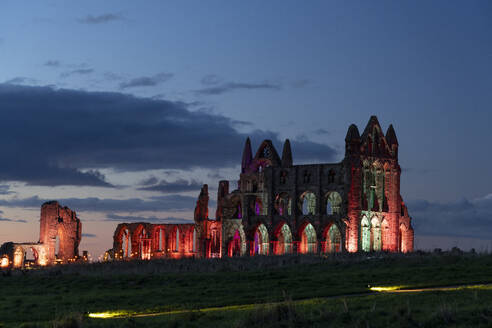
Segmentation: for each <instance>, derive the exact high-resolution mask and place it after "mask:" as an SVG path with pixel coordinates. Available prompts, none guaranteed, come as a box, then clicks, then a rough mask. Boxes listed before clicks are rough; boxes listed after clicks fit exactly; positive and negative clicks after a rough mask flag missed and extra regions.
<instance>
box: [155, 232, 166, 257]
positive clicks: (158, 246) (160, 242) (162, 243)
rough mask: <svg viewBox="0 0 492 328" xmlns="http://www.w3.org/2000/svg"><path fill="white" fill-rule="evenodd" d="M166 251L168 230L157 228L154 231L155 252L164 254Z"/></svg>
mask: <svg viewBox="0 0 492 328" xmlns="http://www.w3.org/2000/svg"><path fill="white" fill-rule="evenodd" d="M165 249H166V230H164V228H163V227H157V228H155V230H154V250H156V251H159V252H162V251H164V250H165Z"/></svg>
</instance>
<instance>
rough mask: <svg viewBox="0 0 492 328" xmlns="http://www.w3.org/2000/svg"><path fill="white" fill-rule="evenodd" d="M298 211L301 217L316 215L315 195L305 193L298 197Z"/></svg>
mask: <svg viewBox="0 0 492 328" xmlns="http://www.w3.org/2000/svg"><path fill="white" fill-rule="evenodd" d="M299 201H300V209H301V211H302V214H303V215H315V214H316V195H315V194H314V193H313V192H312V191H305V192H303V193H302V194H301V196H300V197H299Z"/></svg>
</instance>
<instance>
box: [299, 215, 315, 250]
mask: <svg viewBox="0 0 492 328" xmlns="http://www.w3.org/2000/svg"><path fill="white" fill-rule="evenodd" d="M315 252H316V231H315V230H314V227H313V225H312V224H311V223H308V224H306V226H305V227H304V229H303V230H302V232H301V244H300V253H302V254H307V253H315Z"/></svg>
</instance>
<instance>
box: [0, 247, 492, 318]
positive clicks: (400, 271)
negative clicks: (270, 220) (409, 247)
mask: <svg viewBox="0 0 492 328" xmlns="http://www.w3.org/2000/svg"><path fill="white" fill-rule="evenodd" d="M306 259H307V260H306ZM306 259H303V258H298V257H285V258H282V257H276V258H272V257H270V258H268V259H249V258H244V259H234V260H227V261H222V262H213V261H208V262H204V261H195V262H190V261H189V260H187V261H172V262H171V261H162V262H142V263H120V264H118V263H116V264H111V263H108V264H104V265H101V264H99V265H89V266H84V267H77V268H76V267H70V268H53V269H50V270H42V271H36V272H29V273H27V274H25V275H23V274H19V273H17V274H13V275H12V276H4V277H0V287H1V288H0V289H1V294H0V322H1V323H3V324H4V325H5V326H15V325H17V324H18V323H21V322H26V321H29V322H35V321H38V322H41V321H48V320H53V319H54V318H56V317H59V316H63V315H65V314H66V313H70V312H78V313H84V312H102V311H109V310H129V311H146V312H152V311H163V310H174V309H197V308H203V307H212V306H226V305H231V304H251V303H261V302H270V301H281V300H283V299H284V292H286V293H287V294H288V295H290V297H292V299H294V300H296V299H306V298H315V297H326V296H333V295H340V294H350V293H363V292H366V291H368V288H367V286H368V285H372V286H376V285H405V286H412V287H417V286H419V287H420V286H434V285H451V284H459V283H476V282H492V256H490V255H487V256H476V255H432V254H430V255H429V254H424V255H422V254H420V255H418V254H416V255H410V256H395V255H382V256H378V258H372V259H365V258H364V257H361V256H358V255H356V256H351V255H347V256H342V257H335V258H328V259H323V258H318V257H310V258H306ZM261 261H264V262H265V265H263V266H262V265H261ZM298 262H306V264H302V263H301V264H296V265H294V264H292V263H298ZM258 263H260V264H258ZM212 264H213V265H212ZM211 266H212V269H211ZM261 267H262V268H261ZM202 270H205V271H207V272H199V271H202ZM169 271H171V272H169ZM155 320H159V319H155ZM161 320H162V319H161Z"/></svg>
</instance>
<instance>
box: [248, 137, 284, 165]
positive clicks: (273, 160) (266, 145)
mask: <svg viewBox="0 0 492 328" xmlns="http://www.w3.org/2000/svg"><path fill="white" fill-rule="evenodd" d="M254 161H255V163H256V165H257V167H260V166H261V167H263V168H264V167H267V166H274V167H276V166H280V157H279V156H278V153H277V150H276V149H275V147H274V146H273V143H272V141H271V140H264V141H263V142H262V143H261V145H260V147H259V148H258V151H257V152H256V155H255V158H254Z"/></svg>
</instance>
